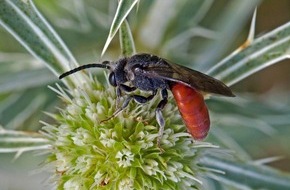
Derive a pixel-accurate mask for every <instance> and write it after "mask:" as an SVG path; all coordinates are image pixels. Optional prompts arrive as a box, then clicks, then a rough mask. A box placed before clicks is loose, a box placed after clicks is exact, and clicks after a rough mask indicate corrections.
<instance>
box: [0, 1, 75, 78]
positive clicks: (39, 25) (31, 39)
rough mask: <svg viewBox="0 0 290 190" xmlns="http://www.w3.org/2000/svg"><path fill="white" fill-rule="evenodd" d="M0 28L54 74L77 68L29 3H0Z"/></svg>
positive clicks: (62, 45)
mask: <svg viewBox="0 0 290 190" xmlns="http://www.w3.org/2000/svg"><path fill="white" fill-rule="evenodd" d="M0 24H1V25H2V26H3V27H4V28H5V29H6V30H8V31H9V32H10V33H11V34H12V35H13V36H14V37H15V38H16V39H17V40H18V41H19V42H20V43H21V44H22V45H23V46H24V47H25V48H26V49H27V50H28V51H29V52H30V53H31V54H32V55H34V56H35V57H37V58H39V59H41V60H42V61H44V62H45V63H46V64H47V66H48V67H49V68H50V69H51V70H52V71H53V72H54V73H55V74H57V75H58V74H60V73H62V72H63V71H66V70H67V69H69V68H71V66H72V65H73V66H76V61H75V59H74V57H73V56H72V55H71V53H70V52H69V51H68V49H67V48H66V46H65V45H64V43H63V42H62V40H61V39H60V38H59V36H58V35H57V34H56V33H55V31H54V30H53V29H52V28H51V26H50V25H49V24H48V23H47V22H46V20H45V19H44V18H43V17H42V16H41V15H40V13H39V12H38V11H37V9H36V7H35V6H34V4H33V2H32V1H31V0H27V1H21V0H3V1H0Z"/></svg>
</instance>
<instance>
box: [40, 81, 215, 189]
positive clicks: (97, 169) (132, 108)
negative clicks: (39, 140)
mask: <svg viewBox="0 0 290 190" xmlns="http://www.w3.org/2000/svg"><path fill="white" fill-rule="evenodd" d="M55 91H56V92H57V93H59V94H60V95H61V96H62V98H63V100H64V102H65V104H66V105H64V108H63V110H61V113H60V114H59V115H56V116H55V117H54V119H55V120H56V122H57V124H55V126H53V125H49V124H47V126H44V128H43V130H44V131H45V132H46V134H47V137H48V138H49V139H50V140H51V144H52V147H53V149H52V154H51V156H50V157H49V159H48V161H49V162H50V164H51V165H52V166H53V167H54V168H55V171H57V173H56V178H55V180H57V185H58V188H59V189H80V190H82V189H84V190H87V189H126V190H127V189H183V188H185V187H186V189H190V188H193V189H194V188H196V187H197V185H198V184H199V183H201V181H200V180H199V179H198V178H199V173H200V172H201V171H200V167H198V166H197V165H196V161H197V157H198V153H199V150H200V149H201V148H202V147H211V145H208V144H204V146H200V147H201V148H198V146H195V145H196V143H195V142H193V141H192V138H191V137H190V135H189V134H188V133H187V132H186V129H185V128H184V125H183V124H182V122H181V119H180V116H179V113H178V110H177V108H176V106H174V104H172V103H168V104H167V105H166V106H165V108H164V110H163V115H164V118H165V119H166V126H165V130H164V134H163V137H162V140H161V144H160V147H158V145H157V138H158V130H159V126H158V124H157V122H156V119H155V108H156V106H157V104H158V103H159V101H160V99H161V98H160V97H158V96H157V97H156V98H154V99H153V100H152V101H150V102H148V103H147V104H143V105H139V104H135V103H134V102H132V103H130V104H129V106H128V107H127V108H126V109H125V110H124V111H123V112H121V113H120V114H118V115H117V116H116V117H113V118H111V119H110V120H106V119H107V118H108V117H110V116H111V115H112V114H113V113H114V112H115V110H116V96H115V89H114V88H113V87H111V86H108V87H106V88H104V87H103V86H102V85H101V84H100V83H99V82H98V81H96V80H92V79H88V82H87V83H84V84H83V85H82V86H81V87H77V88H75V89H73V90H70V91H68V93H70V94H66V93H65V91H64V90H62V89H61V88H60V87H59V86H58V89H57V90H55ZM139 93H142V92H139ZM122 100H123V99H121V101H122ZM104 120H106V121H104ZM199 144H203V143H201V142H199Z"/></svg>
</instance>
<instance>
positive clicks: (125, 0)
mask: <svg viewBox="0 0 290 190" xmlns="http://www.w3.org/2000/svg"><path fill="white" fill-rule="evenodd" d="M137 2H138V0H120V2H119V4H118V8H117V11H116V14H115V17H114V19H113V22H112V24H111V28H110V32H109V36H108V38H107V41H106V43H105V46H104V48H103V51H102V55H104V53H105V52H106V50H107V48H108V46H109V44H110V42H111V41H112V39H113V38H114V36H115V35H116V33H117V31H118V30H119V28H120V27H121V24H122V23H123V22H124V20H125V19H126V17H127V16H128V15H129V13H130V12H131V10H132V9H133V7H134V6H135V5H136V3H137Z"/></svg>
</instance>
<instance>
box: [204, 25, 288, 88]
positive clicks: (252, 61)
mask: <svg viewBox="0 0 290 190" xmlns="http://www.w3.org/2000/svg"><path fill="white" fill-rule="evenodd" d="M289 57H290V22H288V23H286V24H284V25H283V26H281V27H279V28H277V29H275V30H273V31H271V32H269V33H267V34H265V35H264V36H262V37H259V38H257V39H256V40H254V42H253V43H252V44H250V45H249V46H247V47H246V48H245V49H243V50H242V51H240V52H238V53H236V54H232V55H230V56H229V57H226V58H225V59H224V60H222V61H221V62H220V63H218V64H217V65H216V66H214V67H213V68H212V69H211V70H209V71H208V73H207V74H209V75H211V76H214V77H216V78H218V79H220V80H222V81H224V82H225V83H226V84H228V85H233V84H235V83H237V82H239V81H241V80H242V79H244V78H246V77H247V76H249V75H251V74H253V73H255V72H257V71H260V70H262V69H264V68H266V67H268V66H270V65H272V64H275V63H278V62H279V61H281V60H284V59H287V58H289Z"/></svg>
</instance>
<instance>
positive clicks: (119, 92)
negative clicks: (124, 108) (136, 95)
mask: <svg viewBox="0 0 290 190" xmlns="http://www.w3.org/2000/svg"><path fill="white" fill-rule="evenodd" d="M136 89H137V88H136V87H130V86H127V85H124V84H120V85H119V86H118V87H117V88H116V95H117V99H116V108H118V105H119V102H120V97H121V96H122V91H124V92H132V91H134V90H136Z"/></svg>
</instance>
